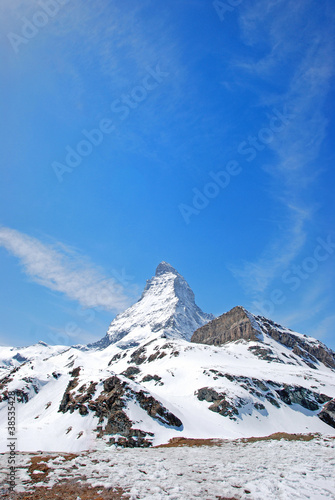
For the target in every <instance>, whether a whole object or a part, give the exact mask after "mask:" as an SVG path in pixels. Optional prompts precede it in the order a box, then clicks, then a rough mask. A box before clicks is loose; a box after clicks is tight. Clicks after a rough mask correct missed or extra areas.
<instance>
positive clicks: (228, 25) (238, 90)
mask: <svg viewBox="0 0 335 500" xmlns="http://www.w3.org/2000/svg"><path fill="white" fill-rule="evenodd" d="M233 5H234V6H233ZM0 13H1V21H0V27H1V40H0V50H1V60H2V64H1V70H0V71H1V81H2V92H1V96H0V104H1V110H2V113H1V115H2V120H1V139H2V148H1V150H2V162H1V168H2V173H1V177H2V182H1V198H0V214H1V218H0V224H1V226H0V270H1V278H2V279H1V285H0V342H1V343H2V344H9V345H27V344H31V343H33V342H36V341H38V340H44V341H45V342H47V343H50V344H53V343H64V344H73V343H87V342H90V341H93V340H96V339H99V338H101V337H102V336H103V335H104V334H105V331H106V329H107V327H108V324H109V322H110V321H111V320H112V319H113V317H114V316H115V314H117V313H118V312H120V311H122V310H123V309H125V308H126V307H127V306H128V305H130V304H131V303H133V302H134V301H135V300H136V299H137V298H138V297H139V294H140V292H141V290H142V288H143V287H144V285H145V280H146V279H148V278H150V277H151V276H152V275H153V274H154V271H155V267H156V266H157V264H158V263H159V262H160V261H161V260H166V261H168V262H170V263H171V264H172V265H173V266H174V267H175V268H176V269H178V271H179V272H180V273H181V274H183V275H184V277H185V278H186V279H187V281H188V282H189V283H190V285H191V287H192V288H193V290H194V292H195V295H196V300H197V303H198V305H199V306H200V307H201V308H202V309H203V310H204V311H206V312H212V313H214V314H216V315H219V314H222V313H223V312H225V311H227V310H229V309H230V308H231V307H233V306H235V305H238V304H241V305H244V306H245V307H247V308H248V309H249V310H250V311H252V312H254V313H257V314H263V315H265V316H268V317H270V318H272V319H274V320H275V321H278V322H280V323H282V324H284V325H286V326H288V327H290V328H292V329H295V330H297V331H300V332H302V333H306V334H309V335H312V336H315V337H317V338H320V339H321V340H322V341H324V342H325V343H327V344H328V345H329V346H330V347H333V348H335V336H334V327H335V308H334V296H335V294H334V285H333V283H334V261H335V248H334V247H335V245H334V242H335V234H334V204H335V202H334V196H333V191H334V180H335V179H334V177H335V175H334V148H333V142H334V140H333V138H334V127H335V121H334V102H335V100H334V90H333V89H334V55H333V54H334V53H335V52H334V24H335V23H334V17H335V9H334V4H333V2H332V0H324V1H323V2H322V3H320V2H316V1H311V0H304V1H302V0H298V1H296V0H295V1H291V0H276V1H274V0H272V1H271V0H257V1H251V0H250V1H247V0H244V1H240V2H238V1H236V0H235V1H232V0H229V1H228V0H227V1H221V2H220V1H216V2H207V1H206V2H205V1H200V0H194V1H192V2H188V1H186V0H169V1H168V2H154V1H153V0H148V1H145V0H144V1H142V2H135V1H134V0H125V1H122V2H121V1H107V0H94V1H89V0H88V1H86V2H85V4H84V3H83V2H79V1H76V0H72V1H69V0H67V1H66V0H49V1H47V0H40V1H36V2H35V1H32V0H29V1H28V0H10V1H9V0H4V1H3V2H2V3H1V6H0Z"/></svg>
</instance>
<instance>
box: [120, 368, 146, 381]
mask: <svg viewBox="0 0 335 500" xmlns="http://www.w3.org/2000/svg"><path fill="white" fill-rule="evenodd" d="M140 372H141V370H140V369H139V368H137V366H129V367H128V368H127V369H126V370H125V371H124V372H122V373H121V375H124V376H125V377H127V378H130V379H131V380H134V379H135V376H136V375H138V374H139V373H140Z"/></svg>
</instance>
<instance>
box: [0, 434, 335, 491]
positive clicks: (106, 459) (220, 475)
mask: <svg viewBox="0 0 335 500" xmlns="http://www.w3.org/2000/svg"><path fill="white" fill-rule="evenodd" d="M334 447H335V443H334V439H330V438H327V437H318V438H316V439H313V440H311V441H286V440H280V441H276V440H269V441H258V442H253V443H245V442H241V441H224V442H222V443H219V444H218V445H217V446H201V447H178V448H151V449H113V448H110V449H106V448H101V449H98V450H95V451H92V452H88V453H83V454H81V455H79V456H77V457H75V458H74V459H72V460H63V459H62V458H63V457H61V456H59V455H54V456H53V458H51V459H50V460H49V461H48V462H47V465H48V467H50V469H51V470H50V472H49V475H48V481H49V482H48V485H50V486H52V485H53V484H55V483H58V482H59V480H62V479H63V478H66V479H71V478H74V479H76V478H79V477H80V476H82V475H84V476H86V477H87V482H88V483H89V484H91V485H92V486H103V487H105V488H108V487H117V486H119V487H122V488H124V489H125V490H126V491H127V492H129V493H130V498H131V499H132V500H149V499H150V500H162V499H170V500H181V499H183V500H187V499H194V498H200V499H213V498H216V497H219V496H220V497H229V498H232V497H235V498H239V499H247V498H249V499H252V500H264V499H265V498H266V499H267V500H278V499H282V500H287V499H313V500H316V499H326V498H328V499H334V498H335V495H334V492H335V480H334V470H335V452H334V451H335V450H334ZM30 458H31V456H30V455H28V454H19V455H18V456H17V465H18V469H17V473H18V477H17V485H18V486H17V490H18V491H25V492H28V491H29V485H28V484H24V485H23V481H27V480H28V479H30V478H29V476H28V474H27V472H26V471H27V467H28V466H29V463H30ZM6 460H7V455H6V454H2V455H0V470H1V472H0V481H4V480H5V474H6V467H7V462H6ZM43 485H44V484H43Z"/></svg>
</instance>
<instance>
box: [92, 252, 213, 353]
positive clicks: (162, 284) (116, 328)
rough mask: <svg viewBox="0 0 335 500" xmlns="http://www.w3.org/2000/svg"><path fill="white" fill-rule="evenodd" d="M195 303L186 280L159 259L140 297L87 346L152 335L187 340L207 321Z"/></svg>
mask: <svg viewBox="0 0 335 500" xmlns="http://www.w3.org/2000/svg"><path fill="white" fill-rule="evenodd" d="M212 319H214V316H213V315H212V314H206V313H204V312H203V311H202V310H201V309H200V308H199V307H198V306H197V305H196V303H195V298H194V293H193V291H192V289H191V288H190V286H189V284H188V283H187V281H186V280H185V279H184V278H183V276H182V275H181V274H179V273H178V271H176V269H174V268H173V267H172V266H171V265H170V264H168V263H167V262H164V261H163V262H161V263H160V264H159V265H158V266H157V269H156V273H155V276H153V277H152V278H151V279H150V280H147V283H146V286H145V288H144V290H143V293H142V296H141V298H140V299H139V300H138V302H136V303H135V304H134V305H133V306H131V307H129V308H128V309H127V310H126V311H124V312H123V313H121V314H119V315H118V316H116V318H115V319H114V320H113V321H112V323H111V324H110V326H109V329H108V331H107V334H106V336H105V337H104V338H103V339H101V340H100V341H99V342H96V343H95V344H92V345H91V346H89V347H97V348H100V349H104V348H105V347H107V346H109V345H110V344H115V343H118V346H119V347H122V348H127V347H130V346H134V345H138V344H139V343H140V342H142V341H143V340H145V339H149V338H151V337H152V336H156V337H159V336H165V337H168V338H183V339H185V340H190V339H191V336H192V334H193V332H194V331H195V330H196V329H197V328H199V327H200V326H202V325H204V324H205V323H207V322H208V321H210V320H212Z"/></svg>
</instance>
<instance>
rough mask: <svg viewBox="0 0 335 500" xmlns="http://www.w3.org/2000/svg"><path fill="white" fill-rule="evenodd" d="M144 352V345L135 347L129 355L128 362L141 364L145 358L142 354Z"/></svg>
mask: <svg viewBox="0 0 335 500" xmlns="http://www.w3.org/2000/svg"><path fill="white" fill-rule="evenodd" d="M145 352H146V349H145V347H140V348H139V349H136V351H134V352H133V353H132V355H131V356H130V361H128V363H135V365H141V364H142V363H144V362H145V361H146V360H147V358H146V357H145V355H144V353H145Z"/></svg>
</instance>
